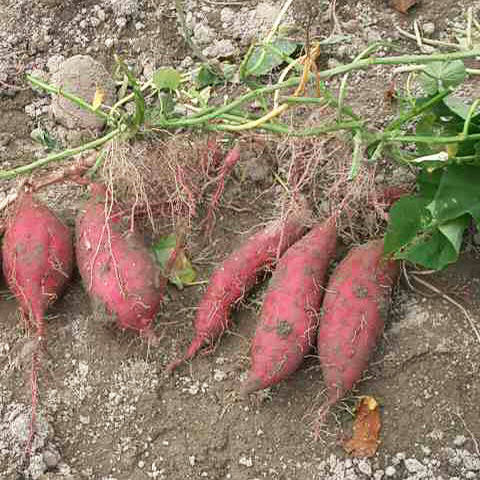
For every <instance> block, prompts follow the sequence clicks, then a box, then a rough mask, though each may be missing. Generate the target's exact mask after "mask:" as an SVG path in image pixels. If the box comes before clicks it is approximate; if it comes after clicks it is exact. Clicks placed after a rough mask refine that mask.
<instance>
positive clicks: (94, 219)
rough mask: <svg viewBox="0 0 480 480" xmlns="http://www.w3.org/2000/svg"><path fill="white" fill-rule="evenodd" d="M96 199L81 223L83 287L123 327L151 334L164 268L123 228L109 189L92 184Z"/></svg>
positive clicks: (78, 247)
mask: <svg viewBox="0 0 480 480" xmlns="http://www.w3.org/2000/svg"><path fill="white" fill-rule="evenodd" d="M91 194H92V197H91V199H90V200H89V201H87V203H86V204H85V207H84V209H83V212H82V213H81V214H80V215H79V216H78V217H77V222H76V255H77V263H78V269H79V271H80V275H81V277H82V280H83V284H84V286H85V288H86V290H87V292H88V293H89V295H90V296H91V297H92V299H93V302H94V305H95V306H96V307H98V309H99V310H102V313H105V314H106V315H107V317H110V318H111V319H113V320H114V321H116V324H117V326H118V327H119V328H121V329H127V328H129V329H134V330H137V331H139V332H140V333H141V334H144V335H149V334H151V333H152V332H151V324H152V321H153V319H154V318H155V316H156V314H157V312H158V310H159V307H160V302H161V299H162V291H161V289H160V272H159V269H158V268H157V267H156V265H155V262H154V259H153V256H152V255H151V253H150V252H149V250H148V249H147V248H146V247H145V245H144V244H143V242H142V239H141V238H140V237H139V236H138V234H136V233H135V232H133V231H130V230H128V228H127V229H125V227H124V226H123V224H122V217H121V215H118V214H116V213H117V211H118V207H117V206H116V205H115V204H114V203H112V202H111V200H110V195H108V194H107V192H106V190H105V187H104V186H103V185H100V184H92V185H91Z"/></svg>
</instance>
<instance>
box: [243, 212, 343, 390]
mask: <svg viewBox="0 0 480 480" xmlns="http://www.w3.org/2000/svg"><path fill="white" fill-rule="evenodd" d="M336 243H337V233H336V226H335V221H334V220H333V219H329V220H327V221H326V222H324V223H321V224H320V225H317V226H315V227H314V228H313V229H312V230H311V231H310V232H309V233H308V234H306V235H305V236H304V237H302V238H301V239H300V240H298V241H297V242H296V243H294V244H293V245H292V246H291V247H290V248H289V249H288V250H287V251H286V253H285V254H284V255H283V256H282V257H281V258H280V260H279V262H278V265H277V267H276V269H275V272H274V274H273V276H272V280H271V282H270V285H269V288H268V289H267V292H266V293H265V298H264V301H263V306H262V311H261V314H260V322H259V324H258V326H257V329H256V332H255V336H254V338H253V341H252V346H251V360H252V366H251V370H250V373H249V377H248V379H247V380H246V381H245V382H244V384H243V385H242V388H241V394H242V396H245V395H247V394H248V393H251V392H253V391H255V390H259V389H263V388H267V387H270V386H272V385H274V384H276V383H278V382H280V381H281V380H283V379H285V378H286V377H288V376H289V375H291V374H292V373H293V372H295V371H296V370H297V369H298V367H299V366H300V364H301V363H302V361H303V359H304V357H305V355H306V354H307V353H308V352H309V351H310V350H311V348H312V347H313V346H314V345H315V341H316V333H317V327H318V315H319V310H320V306H321V301H322V297H323V291H324V288H323V286H324V282H325V276H326V272H327V269H328V265H329V263H330V261H331V259H332V258H333V257H334V255H335V250H336Z"/></svg>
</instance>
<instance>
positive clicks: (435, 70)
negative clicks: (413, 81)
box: [420, 60, 467, 95]
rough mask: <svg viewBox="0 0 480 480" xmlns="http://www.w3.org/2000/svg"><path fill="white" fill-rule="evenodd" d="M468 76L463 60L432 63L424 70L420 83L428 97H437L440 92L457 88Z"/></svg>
mask: <svg viewBox="0 0 480 480" xmlns="http://www.w3.org/2000/svg"><path fill="white" fill-rule="evenodd" d="M466 75H467V74H466V71H465V65H464V64H463V62H462V60H452V61H447V62H431V63H428V64H427V65H426V67H425V68H424V69H423V71H422V73H421V75H420V83H421V85H422V88H423V90H424V91H425V93H426V94H427V95H435V94H436V93H437V92H438V91H442V90H445V89H448V88H455V87H457V86H458V85H460V84H461V83H462V82H463V81H464V80H465V77H466Z"/></svg>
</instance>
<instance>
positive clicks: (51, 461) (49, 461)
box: [43, 449, 60, 469]
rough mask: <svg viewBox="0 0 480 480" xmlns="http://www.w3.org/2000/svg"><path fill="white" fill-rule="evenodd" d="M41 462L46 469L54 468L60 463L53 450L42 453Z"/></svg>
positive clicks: (57, 454)
mask: <svg viewBox="0 0 480 480" xmlns="http://www.w3.org/2000/svg"><path fill="white" fill-rule="evenodd" d="M43 462H44V463H45V466H46V467H47V468H48V469H52V468H55V467H56V466H57V465H58V462H60V454H59V453H58V452H56V451H54V450H53V449H51V450H45V451H44V452H43Z"/></svg>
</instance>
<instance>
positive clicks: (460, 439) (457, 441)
mask: <svg viewBox="0 0 480 480" xmlns="http://www.w3.org/2000/svg"><path fill="white" fill-rule="evenodd" d="M473 241H474V242H475V243H476V244H477V245H478V244H479V243H480V233H476V234H475V236H474V237H473ZM466 441H467V437H466V436H465V435H457V436H456V437H455V438H454V439H453V444H454V445H455V446H456V447H462V446H463V445H464V444H465V442H466Z"/></svg>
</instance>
